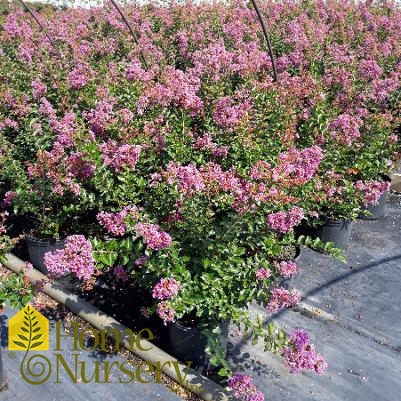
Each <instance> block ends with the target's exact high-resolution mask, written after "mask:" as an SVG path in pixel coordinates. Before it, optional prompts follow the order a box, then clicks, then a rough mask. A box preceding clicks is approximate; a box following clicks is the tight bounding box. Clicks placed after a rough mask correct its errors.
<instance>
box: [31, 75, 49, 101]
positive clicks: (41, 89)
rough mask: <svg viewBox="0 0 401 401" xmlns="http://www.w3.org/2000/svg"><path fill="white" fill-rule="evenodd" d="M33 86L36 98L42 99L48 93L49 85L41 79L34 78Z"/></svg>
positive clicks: (33, 93) (33, 94)
mask: <svg viewBox="0 0 401 401" xmlns="http://www.w3.org/2000/svg"><path fill="white" fill-rule="evenodd" d="M31 88H32V96H33V97H34V98H35V99H40V98H41V97H43V96H45V95H46V93H47V86H46V85H45V84H44V83H43V82H42V81H41V80H40V79H34V80H33V81H32V83H31Z"/></svg>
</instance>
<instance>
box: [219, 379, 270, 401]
mask: <svg viewBox="0 0 401 401" xmlns="http://www.w3.org/2000/svg"><path fill="white" fill-rule="evenodd" d="M227 384H228V386H229V387H230V388H231V390H232V392H233V394H234V397H237V398H240V399H241V400H243V401H264V399H265V397H264V395H263V393H261V392H260V391H258V389H257V388H256V386H255V385H254V384H253V381H252V378H251V377H250V376H248V375H245V374H243V373H236V374H235V375H234V376H232V377H230V378H229V379H228V380H227Z"/></svg>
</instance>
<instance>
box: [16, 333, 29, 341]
mask: <svg viewBox="0 0 401 401" xmlns="http://www.w3.org/2000/svg"><path fill="white" fill-rule="evenodd" d="M18 337H19V338H20V339H21V340H24V341H29V340H28V339H27V338H26V337H25V336H23V335H22V334H18Z"/></svg>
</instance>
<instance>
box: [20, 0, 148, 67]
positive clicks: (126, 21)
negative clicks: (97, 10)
mask: <svg viewBox="0 0 401 401" xmlns="http://www.w3.org/2000/svg"><path fill="white" fill-rule="evenodd" d="M20 1H21V0H20ZM110 1H111V3H112V4H113V6H114V7H115V9H116V10H117V11H118V13H119V14H120V15H121V18H122V19H123V21H124V23H125V25H127V28H128V29H129V31H130V32H131V35H132V37H133V39H134V41H135V43H136V45H137V46H139V41H138V38H137V37H136V34H135V32H134V30H133V29H132V26H131V24H130V23H129V22H128V20H127V18H125V15H124V13H123V12H122V10H121V8H120V7H119V6H118V4H117V3H116V2H115V1H114V0H110ZM139 52H140V54H141V58H142V62H143V65H144V66H145V70H146V71H147V70H148V69H149V66H148V63H147V62H146V58H145V55H144V54H143V52H142V50H139Z"/></svg>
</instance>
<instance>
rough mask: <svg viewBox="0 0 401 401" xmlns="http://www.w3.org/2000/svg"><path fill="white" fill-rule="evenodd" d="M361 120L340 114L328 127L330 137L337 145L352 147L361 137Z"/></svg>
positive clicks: (346, 114)
mask: <svg viewBox="0 0 401 401" xmlns="http://www.w3.org/2000/svg"><path fill="white" fill-rule="evenodd" d="M362 125H363V120H362V119H361V118H359V117H357V116H354V115H351V114H348V113H343V114H340V115H339V116H338V117H337V118H336V119H335V120H334V121H333V122H332V123H331V124H330V125H329V129H330V136H331V137H332V138H333V139H336V140H337V141H338V142H339V143H343V144H346V145H348V146H350V145H352V144H353V143H354V142H355V140H356V139H358V138H359V137H360V136H361V133H360V131H359V129H360V128H361V127H362Z"/></svg>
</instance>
